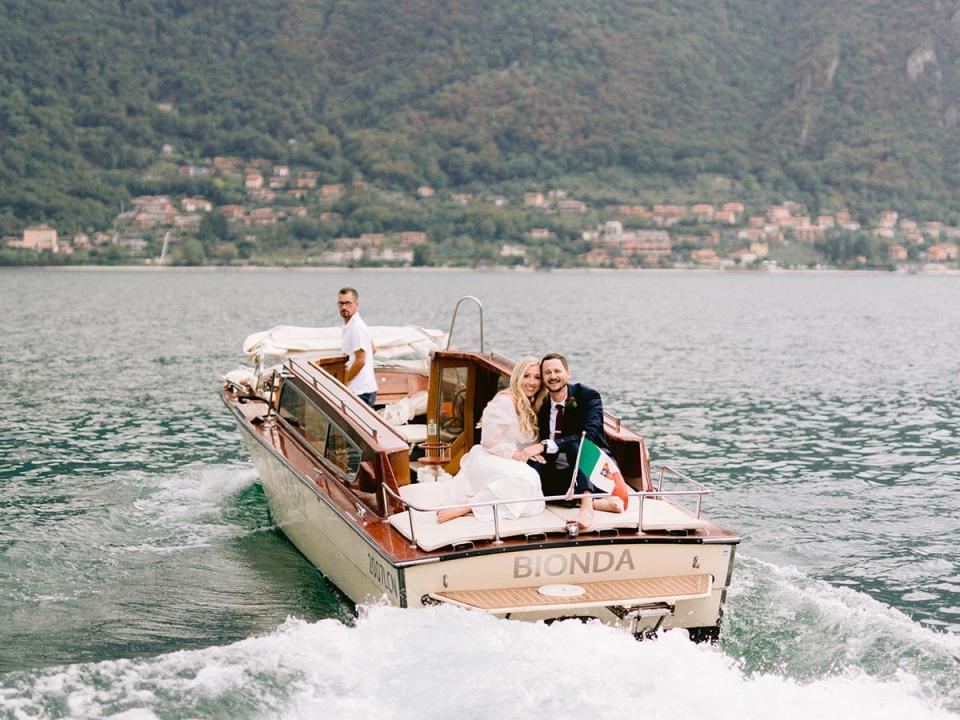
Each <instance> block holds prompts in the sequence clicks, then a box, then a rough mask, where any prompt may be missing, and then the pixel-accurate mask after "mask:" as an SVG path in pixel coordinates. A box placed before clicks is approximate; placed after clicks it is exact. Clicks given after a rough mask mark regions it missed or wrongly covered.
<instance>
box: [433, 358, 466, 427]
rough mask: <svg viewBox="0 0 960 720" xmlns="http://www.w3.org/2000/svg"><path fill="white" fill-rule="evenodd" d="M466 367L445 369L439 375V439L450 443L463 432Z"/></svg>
mask: <svg viewBox="0 0 960 720" xmlns="http://www.w3.org/2000/svg"><path fill="white" fill-rule="evenodd" d="M467 374H468V368H466V367H446V368H443V370H442V371H441V373H440V414H439V423H438V429H439V434H440V439H441V440H443V441H444V442H451V441H453V440H454V439H456V438H457V437H458V436H459V435H460V433H462V432H463V424H464V420H463V417H464V406H465V405H466V399H467Z"/></svg>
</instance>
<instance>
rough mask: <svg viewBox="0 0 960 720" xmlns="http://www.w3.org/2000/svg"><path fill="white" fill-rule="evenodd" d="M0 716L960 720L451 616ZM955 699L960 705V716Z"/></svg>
mask: <svg viewBox="0 0 960 720" xmlns="http://www.w3.org/2000/svg"><path fill="white" fill-rule="evenodd" d="M4 681H5V684H6V688H5V689H4V690H3V691H2V692H0V714H8V715H10V716H12V717H16V718H28V717H37V716H44V715H46V714H48V709H49V708H51V707H62V706H63V705H64V704H66V705H67V706H68V707H69V713H68V714H69V716H70V717H90V718H97V717H111V716H116V715H117V714H119V713H141V714H127V715H121V717H124V718H137V719H138V720H139V718H150V717H152V716H153V715H156V716H160V717H165V716H180V717H198V716H204V717H211V716H212V717H231V718H232V717H282V718H316V717H323V718H325V719H326V718H356V717H374V718H378V719H381V718H383V719H395V720H407V719H408V718H409V719H410V720H413V719H414V718H416V719H417V720H421V719H427V720H429V719H431V718H450V717H457V718H458V719H459V718H464V719H470V718H541V717H542V718H551V719H552V718H557V719H559V720H564V719H566V718H571V719H572V718H583V717H643V718H645V719H650V720H656V719H658V718H665V719H666V718H676V717H685V716H688V715H691V714H696V716H700V715H703V714H709V716H710V717H712V718H718V719H719V720H725V719H726V718H730V719H731V720H734V719H735V720H749V719H750V718H770V717H776V718H785V719H787V720H791V719H793V718H797V719H798V720H799V719H800V718H802V719H803V720H809V718H844V720H856V719H858V718H870V720H902V718H907V717H909V718H911V719H914V718H916V719H918V720H931V719H937V720H940V719H944V718H951V717H956V716H955V715H952V714H951V713H950V711H949V710H948V709H946V708H945V704H946V703H947V702H949V698H942V697H940V698H938V697H929V696H927V697H924V690H923V689H922V688H921V685H920V683H918V681H917V679H916V678H915V677H913V676H911V675H910V674H908V673H899V674H898V675H897V676H896V677H893V678H890V679H887V680H878V679H875V678H871V677H868V676H867V675H866V674H865V673H864V672H863V671H862V670H860V669H858V668H851V669H848V670H846V671H844V672H841V673H838V674H836V675H835V676H831V677H827V678H824V679H820V680H815V681H811V682H807V683H800V682H797V681H795V680H791V679H789V678H786V677H783V676H782V675H777V674H773V673H768V674H756V675H752V676H751V675H749V674H747V673H745V672H743V670H741V669H740V668H739V667H738V664H737V662H736V661H735V660H734V659H732V658H730V657H729V656H727V655H725V654H723V652H721V651H720V650H719V649H718V648H716V647H711V646H702V645H701V646H698V645H694V644H692V643H690V642H689V641H688V640H687V639H686V637H685V634H684V633H682V632H674V633H668V634H666V635H665V636H663V637H662V638H660V639H659V640H656V641H652V642H643V643H638V642H636V641H635V640H633V639H632V638H631V637H630V636H629V635H627V634H625V633H623V632H620V631H617V630H614V629H612V628H607V627H604V626H601V625H598V624H589V625H582V624H580V623H577V622H569V623H557V624H554V625H553V626H550V627H547V626H544V625H535V624H526V623H518V622H511V621H504V620H496V619H494V618H492V617H489V616H487V615H483V614H481V613H471V612H468V611H465V610H459V609H457V608H451V607H440V608H430V609H425V610H400V609H397V608H390V607H384V606H376V607H370V608H366V609H364V610H363V612H362V613H361V617H360V618H359V619H358V622H357V624H356V626H355V627H348V626H345V625H343V624H342V623H340V622H339V621H336V620H332V619H331V620H322V621H320V622H317V623H306V622H303V621H300V620H294V619H291V620H288V621H287V622H286V623H285V624H284V625H282V626H281V627H280V628H278V629H277V631H275V632H273V633H271V634H270V635H267V636H264V637H257V638H250V639H247V640H244V641H241V642H239V643H235V644H233V645H229V646H224V647H213V648H208V649H205V650H197V651H183V652H177V653H172V654H169V655H164V656H160V657H158V658H153V659H142V660H117V661H108V662H102V663H97V664H85V665H74V666H70V667H66V668H60V669H50V670H45V671H41V672H40V673H39V674H38V675H35V676H33V677H30V676H29V675H28V674H26V673H10V674H8V675H7V676H6V677H4ZM955 700H956V699H954V701H955Z"/></svg>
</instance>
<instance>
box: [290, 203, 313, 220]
mask: <svg viewBox="0 0 960 720" xmlns="http://www.w3.org/2000/svg"><path fill="white" fill-rule="evenodd" d="M309 215H310V212H309V211H308V210H307V206H306V205H297V206H296V207H295V208H294V209H293V216H294V217H298V218H305V217H308V216H309Z"/></svg>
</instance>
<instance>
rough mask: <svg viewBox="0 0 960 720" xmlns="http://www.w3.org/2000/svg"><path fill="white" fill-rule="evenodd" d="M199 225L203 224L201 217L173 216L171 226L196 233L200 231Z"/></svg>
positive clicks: (193, 215)
mask: <svg viewBox="0 0 960 720" xmlns="http://www.w3.org/2000/svg"><path fill="white" fill-rule="evenodd" d="M201 223H203V216H202V215H196V214H191V215H174V216H173V225H174V227H176V228H179V229H180V230H186V231H188V232H198V231H199V230H200V225H201Z"/></svg>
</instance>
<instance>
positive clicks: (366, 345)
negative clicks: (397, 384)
mask: <svg viewBox="0 0 960 720" xmlns="http://www.w3.org/2000/svg"><path fill="white" fill-rule="evenodd" d="M359 300H360V296H359V295H358V293H357V291H356V290H354V289H353V288H351V287H345V288H341V289H340V292H339V293H338V294H337V309H338V310H339V311H340V317H342V318H343V340H342V342H341V345H340V349H341V350H342V351H343V353H344V354H345V355H347V374H346V376H345V377H344V382H345V383H346V385H347V387H348V388H349V389H350V390H351V391H352V392H353V393H354V394H355V395H356V396H357V397H359V398H360V399H361V400H363V401H364V402H365V403H366V404H367V405H369V406H370V407H373V404H374V403H375V402H376V401H377V378H376V376H375V375H374V374H373V343H371V342H370V331H369V330H367V324H366V323H365V322H364V321H363V318H362V317H360V313H359V312H357V310H358V309H359V307H360V302H359Z"/></svg>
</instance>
